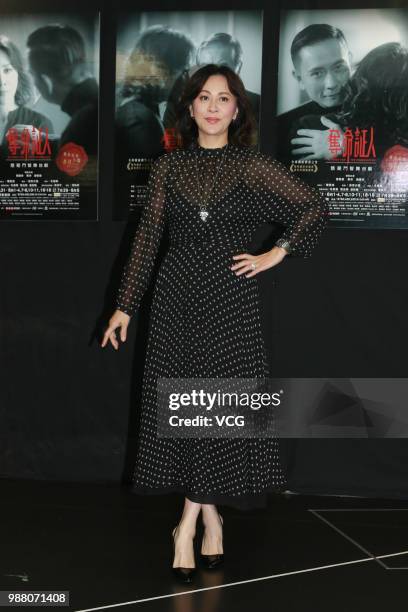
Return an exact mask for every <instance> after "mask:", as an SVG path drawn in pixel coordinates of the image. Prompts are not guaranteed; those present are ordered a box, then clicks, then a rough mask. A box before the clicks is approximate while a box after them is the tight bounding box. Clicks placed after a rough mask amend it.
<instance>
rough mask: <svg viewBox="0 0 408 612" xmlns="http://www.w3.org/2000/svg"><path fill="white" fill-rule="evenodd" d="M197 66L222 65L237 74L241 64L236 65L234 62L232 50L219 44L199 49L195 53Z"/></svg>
mask: <svg viewBox="0 0 408 612" xmlns="http://www.w3.org/2000/svg"><path fill="white" fill-rule="evenodd" d="M197 64H198V65H200V64H218V65H220V64H223V65H224V66H229V67H230V68H231V69H232V70H233V71H234V72H236V73H237V74H239V71H240V70H241V62H239V63H238V65H237V64H236V62H235V52H234V49H233V48H232V47H231V46H229V45H223V44H222V43H219V42H213V43H210V44H208V45H206V46H205V47H203V48H202V49H200V50H199V51H198V53H197Z"/></svg>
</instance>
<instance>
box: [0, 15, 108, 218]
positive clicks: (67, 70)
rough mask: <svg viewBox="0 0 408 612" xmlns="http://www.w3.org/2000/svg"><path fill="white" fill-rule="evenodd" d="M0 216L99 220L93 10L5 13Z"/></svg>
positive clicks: (0, 32)
mask: <svg viewBox="0 0 408 612" xmlns="http://www.w3.org/2000/svg"><path fill="white" fill-rule="evenodd" d="M0 75H1V80H0V106H1V114H0V219H2V220H12V221H17V220H24V221H30V220H56V221H65V220H78V221H84V220H97V219H98V204H97V202H98V198H97V196H98V194H97V178H98V117H99V112H98V111H99V14H98V13H97V12H95V11H94V12H93V13H83V14H82V13H76V14H72V15H69V14H66V13H62V12H61V13H52V14H51V13H50V14H48V13H38V14H32V13H20V14H3V15H2V19H1V29H0Z"/></svg>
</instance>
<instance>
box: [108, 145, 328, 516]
mask: <svg viewBox="0 0 408 612" xmlns="http://www.w3.org/2000/svg"><path fill="white" fill-rule="evenodd" d="M221 159H223V163H222V166H221V170H220V171H219V174H218V176H217V180H216V182H215V183H214V185H213V189H212V191H211V195H210V197H209V204H208V205H207V210H208V212H209V216H208V217H207V220H206V221H203V220H202V219H201V218H200V215H199V205H200V202H202V201H203V198H204V199H205V194H206V193H207V192H208V190H209V189H210V187H211V185H212V184H213V180H214V177H215V176H216V172H217V167H218V165H219V163H220V160H221ZM197 169H198V175H197ZM197 177H198V179H199V181H197ZM203 192H204V196H203ZM268 221H277V222H279V223H282V225H283V226H284V228H285V229H284V233H283V235H282V237H283V238H285V239H286V240H288V241H289V243H290V246H291V249H292V250H291V254H290V255H288V257H292V256H296V255H298V256H302V257H309V256H310V255H311V253H312V251H313V248H314V247H315V246H316V244H317V243H318V239H319V237H320V235H321V233H322V231H323V229H324V227H325V225H326V222H327V209H326V204H325V202H324V201H323V199H322V198H321V197H320V195H319V193H318V191H317V190H315V189H314V188H313V187H310V186H309V185H307V184H306V183H304V182H303V181H301V180H300V179H299V178H297V177H295V176H292V174H291V173H290V172H289V171H288V170H287V169H286V167H285V166H284V165H283V164H281V163H280V162H279V161H277V160H275V159H273V158H271V157H270V156H268V155H266V154H263V153H259V152H257V151H255V150H253V149H251V148H248V147H243V146H238V145H231V144H229V145H228V146H226V147H219V148H216V149H207V148H204V147H201V146H199V145H198V144H195V145H193V146H192V147H190V148H188V149H183V150H177V151H173V152H171V153H167V154H165V155H163V156H162V157H160V158H159V159H157V160H156V161H155V162H154V163H153V165H152V170H151V173H150V178H149V184H148V197H147V204H146V206H145V207H144V208H143V211H142V214H141V217H140V221H139V225H138V229H137V231H136V234H135V237H134V240H133V243H132V247H131V252H130V256H129V259H128V262H127V264H126V266H125V269H124V271H123V275H122V279H121V284H120V287H119V291H118V296H117V308H118V309H120V310H121V311H123V312H125V313H127V314H129V315H130V316H132V315H133V313H134V312H135V311H136V310H137V309H138V308H139V306H140V302H141V299H142V297H143V294H144V292H145V290H146V288H147V285H148V283H149V280H150V278H151V272H152V269H153V265H154V261H155V257H156V255H157V252H158V248H159V243H160V240H161V238H162V235H163V231H164V229H165V228H166V227H167V228H168V231H169V239H170V245H169V249H168V251H167V253H166V255H165V257H164V259H163V261H162V263H161V265H160V268H159V270H158V275H157V279H156V284H155V287H154V291H153V300H152V306H151V314H150V321H149V335H148V343H147V353H146V361H145V370H144V376H143V389H142V405H141V421H140V438H139V445H138V453H137V460H136V465H135V468H134V472H133V477H132V487H133V490H134V491H135V492H139V493H143V492H146V493H165V492H172V491H179V492H182V493H184V494H185V495H186V496H187V497H189V498H190V499H192V500H193V501H199V502H200V501H201V502H202V503H215V504H226V505H231V506H234V507H237V508H242V509H247V508H251V507H256V506H263V505H264V504H265V500H266V493H267V492H272V491H276V490H281V489H283V488H284V487H285V483H286V476H285V473H284V470H283V467H282V464H281V460H280V451H279V440H278V439H277V438H276V437H270V438H263V439H261V438H257V439H255V438H227V437H223V438H195V439H191V438H184V439H181V438H160V437H157V436H156V419H157V404H156V393H157V379H158V378H194V377H197V378H262V379H263V378H264V377H270V376H271V373H270V372H269V367H268V363H267V357H266V351H265V345H264V340H263V337H262V330H261V320H260V309H259V293H258V278H257V276H254V277H252V278H246V277H245V275H244V274H243V275H240V276H236V275H235V273H234V271H232V270H230V266H231V265H232V264H233V259H232V256H233V255H236V254H240V253H246V252H248V251H247V248H248V244H249V243H250V242H251V239H252V236H253V233H254V231H255V230H256V228H257V227H258V226H259V225H260V224H261V223H263V222H268Z"/></svg>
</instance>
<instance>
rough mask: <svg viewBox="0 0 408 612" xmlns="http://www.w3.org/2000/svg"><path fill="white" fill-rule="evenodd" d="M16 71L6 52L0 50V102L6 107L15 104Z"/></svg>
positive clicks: (12, 106)
mask: <svg viewBox="0 0 408 612" xmlns="http://www.w3.org/2000/svg"><path fill="white" fill-rule="evenodd" d="M17 86H18V72H17V70H16V69H15V68H14V67H13V66H12V65H11V62H10V58H9V56H8V54H7V53H6V52H5V51H3V50H0V104H1V105H2V106H5V107H6V108H8V107H11V108H14V106H15V95H16V91H17Z"/></svg>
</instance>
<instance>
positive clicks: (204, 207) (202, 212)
mask: <svg viewBox="0 0 408 612" xmlns="http://www.w3.org/2000/svg"><path fill="white" fill-rule="evenodd" d="M227 148H228V143H227V144H226V145H225V147H224V149H223V152H222V155H221V160H220V163H219V164H218V168H217V172H216V173H215V174H214V178H213V182H212V185H211V187H210V190H209V192H208V194H207V197H206V199H205V201H204V202H203V203H201V202H200V205H199V206H200V212H199V215H200V217H201V219H202V220H203V221H206V220H207V217H208V215H209V212H208V210H207V204H208V200H209V198H210V195H211V192H212V190H213V189H214V185H215V181H216V179H217V176H218V173H219V171H220V168H221V166H222V163H223V161H224V156H225V152H226V150H227ZM202 155H203V153H202V151H201V152H200V157H202ZM195 162H196V164H195V165H196V178H197V187H198V193H200V192H201V191H203V188H202V186H201V185H200V181H199V178H198V155H196V158H195Z"/></svg>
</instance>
